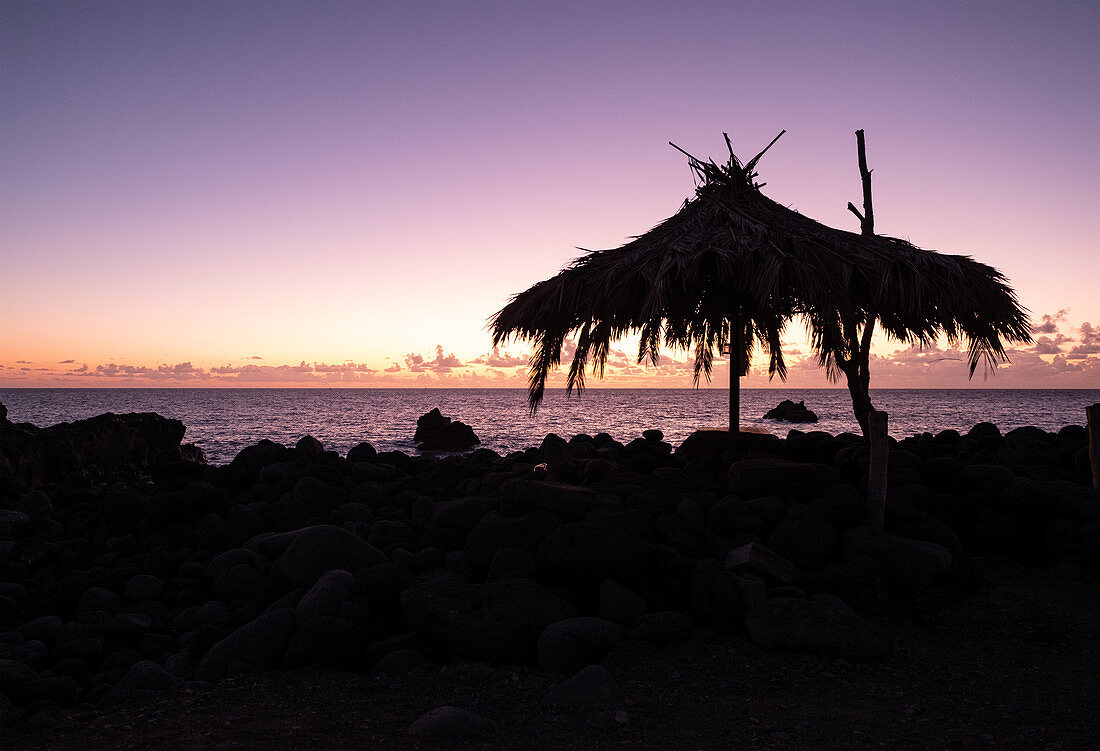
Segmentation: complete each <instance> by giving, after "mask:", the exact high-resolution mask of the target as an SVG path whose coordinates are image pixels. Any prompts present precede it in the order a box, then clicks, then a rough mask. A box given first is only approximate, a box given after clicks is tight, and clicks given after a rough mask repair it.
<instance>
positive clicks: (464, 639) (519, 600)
mask: <svg viewBox="0 0 1100 751" xmlns="http://www.w3.org/2000/svg"><path fill="white" fill-rule="evenodd" d="M401 608H402V610H403V611H404V613H405V616H406V617H407V618H408V619H409V621H411V622H412V623H413V624H414V625H415V626H416V627H417V628H420V629H422V630H424V631H427V632H428V633H431V634H434V635H435V636H436V637H438V638H439V639H440V640H441V641H442V642H443V643H445V644H447V645H448V646H449V647H451V648H452V649H454V650H456V651H457V652H459V653H461V654H464V655H466V656H468V657H472V658H474V659H480V660H488V661H490V662H529V661H530V660H531V659H532V658H533V657H534V654H535V645H536V641H537V640H538V637H539V634H541V633H542V630H543V629H544V628H546V627H547V626H548V625H550V624H551V623H553V622H554V621H560V620H564V619H565V618H569V617H571V616H572V615H573V614H574V613H573V608H572V606H571V605H570V604H569V603H568V602H565V601H564V600H561V599H559V598H557V597H555V596H554V595H552V594H550V593H549V592H548V591H546V590H545V589H543V588H542V586H540V585H539V584H538V583H536V582H534V581H531V580H529V579H505V580H503V581H498V582H491V583H489V584H462V583H458V582H425V583H422V584H414V585H413V586H411V587H409V588H407V589H406V590H405V591H404V592H402V593H401Z"/></svg>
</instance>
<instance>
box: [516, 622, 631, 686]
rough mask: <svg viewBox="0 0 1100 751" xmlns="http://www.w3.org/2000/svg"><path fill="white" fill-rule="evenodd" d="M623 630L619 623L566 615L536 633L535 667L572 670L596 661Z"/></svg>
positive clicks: (559, 670) (561, 670) (615, 641)
mask: <svg viewBox="0 0 1100 751" xmlns="http://www.w3.org/2000/svg"><path fill="white" fill-rule="evenodd" d="M625 634H626V629H624V628H623V627H622V626H620V625H619V624H617V623H612V622H611V621H605V620H603V619H601V618H591V617H582V618H567V619H566V620H563V621H557V622H555V623H551V624H550V625H549V626H547V627H546V628H545V629H543V631H542V633H541V634H540V635H539V639H538V644H537V649H538V657H539V668H540V669H541V670H546V671H548V672H551V673H574V672H576V671H577V670H580V669H581V668H583V667H585V666H586V665H591V664H593V663H596V662H599V661H600V659H601V658H603V656H604V655H605V654H607V653H608V652H609V651H610V650H611V649H612V647H614V646H615V645H616V644H618V643H619V642H620V641H622V639H623V636H625Z"/></svg>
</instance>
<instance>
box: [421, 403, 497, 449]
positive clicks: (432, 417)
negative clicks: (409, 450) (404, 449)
mask: <svg viewBox="0 0 1100 751" xmlns="http://www.w3.org/2000/svg"><path fill="white" fill-rule="evenodd" d="M413 440H414V441H416V442H417V443H418V444H419V446H418V448H420V449H421V450H425V451H436V450H441V451H456V450H460V449H465V448H469V447H470V446H476V445H477V444H479V443H481V439H479V438H478V437H477V435H475V434H474V431H473V429H471V428H470V426H469V425H467V424H466V423H464V422H458V421H457V420H456V421H453V422H452V421H451V418H449V417H444V416H443V415H442V414H441V413H440V411H439V408H438V407H436V408H434V409H432V411H431V412H428V413H427V414H426V415H421V416H420V417H419V418H418V419H417V421H416V433H415V434H414V435H413Z"/></svg>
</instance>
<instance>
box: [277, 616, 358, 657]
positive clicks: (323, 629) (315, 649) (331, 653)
mask: <svg viewBox="0 0 1100 751" xmlns="http://www.w3.org/2000/svg"><path fill="white" fill-rule="evenodd" d="M359 637H360V635H359V632H358V630H357V629H356V628H355V625H354V624H352V623H351V622H349V621H346V620H344V619H343V618H332V617H329V616H324V615H319V616H315V617H312V618H310V619H309V620H308V621H305V622H304V623H302V625H301V626H300V627H299V628H298V630H297V631H296V632H295V633H294V635H293V636H292V637H291V639H290V643H289V644H288V645H287V648H286V664H287V667H302V666H305V665H321V666H323V667H326V668H332V669H337V670H352V669H354V668H355V667H357V663H358V661H359V652H360V638H359Z"/></svg>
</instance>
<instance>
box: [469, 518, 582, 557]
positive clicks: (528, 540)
mask: <svg viewBox="0 0 1100 751" xmlns="http://www.w3.org/2000/svg"><path fill="white" fill-rule="evenodd" d="M560 525H561V521H560V520H559V519H558V518H557V517H556V516H554V515H553V514H551V513H550V512H549V511H532V512H531V513H529V514H524V515H523V516H518V517H508V516H501V515H500V514H498V513H496V512H495V511H490V512H489V513H487V514H485V516H484V517H482V519H481V521H480V522H478V524H477V526H475V527H474V528H473V531H471V532H470V534H469V535H467V536H466V546H465V549H466V558H467V560H468V561H469V563H470V565H471V566H473V568H474V569H475V570H482V569H485V568H488V566H489V565H490V564H492V562H493V558H494V557H495V556H496V554H497V552H498V551H499V550H503V549H505V548H513V549H516V550H526V551H528V552H531V553H534V552H535V551H537V550H538V548H539V545H541V544H542V541H543V540H544V539H546V536H547V535H549V534H550V533H551V531H553V530H554V529H556V528H557V527H559V526H560Z"/></svg>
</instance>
